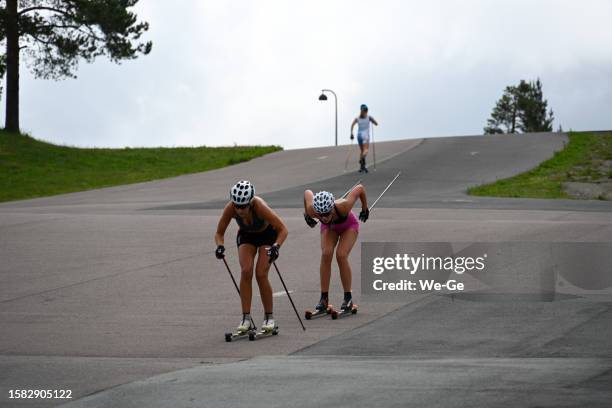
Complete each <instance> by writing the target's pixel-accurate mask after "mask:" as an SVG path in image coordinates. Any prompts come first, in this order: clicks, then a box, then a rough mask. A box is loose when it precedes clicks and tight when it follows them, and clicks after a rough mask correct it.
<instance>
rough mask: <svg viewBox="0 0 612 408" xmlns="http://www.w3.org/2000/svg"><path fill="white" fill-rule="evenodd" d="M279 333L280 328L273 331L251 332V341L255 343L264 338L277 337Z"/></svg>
mask: <svg viewBox="0 0 612 408" xmlns="http://www.w3.org/2000/svg"><path fill="white" fill-rule="evenodd" d="M278 332H279V330H278V326H276V327H274V328H273V329H272V330H259V331H251V332H250V333H249V340H250V341H255V340H259V339H261V338H264V337H270V336H277V335H278Z"/></svg>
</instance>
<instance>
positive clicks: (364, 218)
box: [359, 208, 370, 222]
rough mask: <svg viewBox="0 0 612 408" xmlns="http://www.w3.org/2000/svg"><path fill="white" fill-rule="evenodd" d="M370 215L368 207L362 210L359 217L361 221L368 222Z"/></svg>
mask: <svg viewBox="0 0 612 408" xmlns="http://www.w3.org/2000/svg"><path fill="white" fill-rule="evenodd" d="M369 217H370V210H369V209H368V208H366V209H365V210H361V212H360V213H359V219H360V220H361V222H366V221H367V220H368V218H369Z"/></svg>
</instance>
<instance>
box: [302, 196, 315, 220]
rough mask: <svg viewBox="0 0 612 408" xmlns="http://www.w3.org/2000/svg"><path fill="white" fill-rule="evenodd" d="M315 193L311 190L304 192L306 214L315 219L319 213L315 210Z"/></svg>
mask: <svg viewBox="0 0 612 408" xmlns="http://www.w3.org/2000/svg"><path fill="white" fill-rule="evenodd" d="M313 203H314V193H313V192H312V191H311V190H306V191H304V214H306V215H308V216H309V217H312V218H315V217H316V216H317V213H316V212H315V210H314V205H313Z"/></svg>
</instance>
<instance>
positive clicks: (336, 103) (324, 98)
mask: <svg viewBox="0 0 612 408" xmlns="http://www.w3.org/2000/svg"><path fill="white" fill-rule="evenodd" d="M325 92H330V93H331V94H332V95H334V101H335V107H336V146H338V97H337V96H336V93H335V92H334V91H332V90H331V89H322V90H321V96H319V100H320V101H326V100H327V95H325Z"/></svg>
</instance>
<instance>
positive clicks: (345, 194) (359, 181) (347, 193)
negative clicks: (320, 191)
mask: <svg viewBox="0 0 612 408" xmlns="http://www.w3.org/2000/svg"><path fill="white" fill-rule="evenodd" d="M359 183H361V179H359V180H357V182H356V183H355V184H353V187H351V188H349V189H348V190H346V193H344V194H342V197H340V198H345V197H346V196H347V195H349V193H350V192H351V191H353V189H354V188H355V187H357V186H358V185H359Z"/></svg>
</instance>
